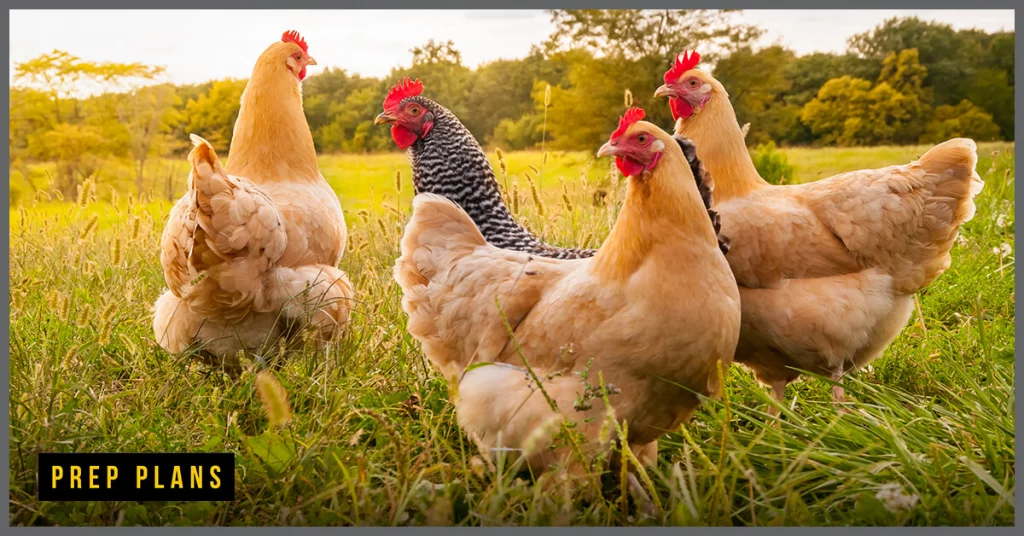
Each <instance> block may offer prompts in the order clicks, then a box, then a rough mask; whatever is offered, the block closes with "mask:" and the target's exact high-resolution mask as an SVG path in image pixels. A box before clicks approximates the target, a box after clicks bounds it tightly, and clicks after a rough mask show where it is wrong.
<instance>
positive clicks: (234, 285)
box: [153, 32, 353, 373]
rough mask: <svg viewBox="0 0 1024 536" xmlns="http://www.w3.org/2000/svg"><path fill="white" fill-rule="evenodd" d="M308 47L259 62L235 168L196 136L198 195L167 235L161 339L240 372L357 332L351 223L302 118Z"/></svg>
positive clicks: (297, 40)
mask: <svg viewBox="0 0 1024 536" xmlns="http://www.w3.org/2000/svg"><path fill="white" fill-rule="evenodd" d="M315 64H316V62H315V61H313V59H312V58H311V57H309V56H308V54H307V46H306V43H305V40H303V39H302V38H301V37H299V36H298V34H297V33H295V32H286V33H285V35H284V37H283V38H282V40H281V41H280V42H277V43H274V44H273V45H271V46H270V47H269V48H268V49H267V50H266V51H265V52H264V53H263V54H262V55H261V56H260V58H259V60H258V61H257V63H256V66H255V68H254V69H253V73H252V77H251V78H250V80H249V83H248V84H247V86H246V89H245V92H244V93H243V95H242V106H241V109H240V110H239V115H238V120H237V122H236V123H235V131H234V135H233V137H232V141H231V150H230V156H231V158H230V161H229V164H228V167H227V169H225V168H224V167H223V166H222V165H221V163H220V162H219V161H218V159H217V155H216V153H215V152H214V150H213V147H212V146H211V145H210V144H209V143H208V142H206V141H205V140H203V139H202V138H199V137H197V136H193V142H194V143H195V145H196V146H195V148H194V149H193V150H192V152H191V153H190V154H189V162H190V163H191V165H192V172H191V174H190V175H189V184H188V191H187V192H186V194H185V195H184V196H183V197H182V198H181V199H180V200H179V201H178V203H177V204H176V205H175V206H174V208H173V210H172V211H171V214H170V218H169V220H168V222H167V225H166V227H165V228H164V233H163V238H162V241H161V243H162V251H161V255H160V261H161V264H162V266H163V269H164V277H165V279H166V281H167V286H168V287H169V288H168V290H167V291H166V292H165V293H164V294H163V295H162V296H160V298H159V299H158V300H157V302H156V305H155V314H154V318H153V330H154V333H155V336H156V340H157V342H158V343H159V344H160V345H161V346H162V347H163V348H164V349H166V350H167V351H169V352H173V353H178V352H183V351H185V350H186V349H188V348H190V347H193V346H196V347H198V348H199V352H200V355H202V356H204V357H206V358H207V360H209V361H211V362H214V363H222V364H223V365H224V366H225V368H227V369H228V370H229V371H230V372H232V373H237V372H238V367H239V363H238V360H237V354H238V353H239V352H261V351H265V350H269V349H276V348H277V347H278V345H279V344H280V342H281V341H282V339H283V340H284V341H285V342H286V343H290V342H293V341H296V340H298V337H297V335H298V334H299V333H301V332H302V328H309V329H310V330H312V332H313V333H314V334H315V337H314V338H315V340H316V341H317V342H318V343H320V344H323V343H326V342H328V341H330V340H332V339H334V338H336V337H337V336H338V335H339V334H340V333H342V331H343V329H344V328H345V327H346V325H347V323H348V318H349V314H350V310H351V306H352V297H353V292H352V285H351V283H350V282H349V280H348V278H347V277H346V275H345V274H344V273H343V272H342V271H341V270H339V269H338V268H337V267H336V266H337V264H338V261H340V260H341V256H342V253H343V252H344V249H345V240H346V235H347V233H346V227H345V219H344V216H343V215H342V212H341V206H340V203H339V202H338V198H337V196H336V195H335V194H334V192H333V190H332V189H331V188H330V186H329V185H328V184H327V182H326V181H325V180H324V179H323V177H322V176H321V175H320V171H319V168H318V166H317V160H316V153H315V151H314V149H313V139H312V136H311V135H310V132H309V127H308V125H307V124H306V119H305V116H304V115H303V111H302V94H301V87H300V83H301V80H302V78H303V77H305V74H306V66H307V65H315Z"/></svg>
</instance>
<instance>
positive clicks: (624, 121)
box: [612, 106, 647, 138]
mask: <svg viewBox="0 0 1024 536" xmlns="http://www.w3.org/2000/svg"><path fill="white" fill-rule="evenodd" d="M645 115H647V112H645V111H644V109H643V108H637V107H635V106H634V107H633V108H630V109H628V110H626V113H625V114H623V116H622V117H620V118H619V128H617V129H615V132H612V137H613V138H614V137H616V136H621V135H623V134H625V133H626V129H627V128H629V125H632V124H633V123H636V122H637V121H639V120H641V119H643V118H644V116H645Z"/></svg>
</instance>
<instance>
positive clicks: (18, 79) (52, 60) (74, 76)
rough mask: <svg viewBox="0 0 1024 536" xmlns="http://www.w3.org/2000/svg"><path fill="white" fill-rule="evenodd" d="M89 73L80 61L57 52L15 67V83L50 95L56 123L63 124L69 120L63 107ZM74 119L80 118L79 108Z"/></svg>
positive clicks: (84, 64) (59, 51) (85, 65)
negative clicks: (78, 116) (78, 114)
mask: <svg viewBox="0 0 1024 536" xmlns="http://www.w3.org/2000/svg"><path fill="white" fill-rule="evenodd" d="M89 72H90V66H89V65H88V64H87V63H86V62H85V61H82V59H81V58H79V57H78V56H75V55H74V54H69V53H67V52H64V51H62V50H56V49H55V50H54V51H53V52H50V53H49V54H43V55H41V56H38V57H35V58H32V59H30V60H28V61H25V62H21V63H17V64H15V65H14V82H15V83H16V84H18V85H20V86H22V87H32V88H35V89H37V90H39V91H42V92H44V93H46V94H47V95H49V96H50V99H52V101H53V108H52V109H53V118H54V122H55V123H61V122H63V121H64V120H65V119H66V114H65V113H64V112H63V110H62V105H63V103H64V102H66V101H68V100H69V99H71V96H72V94H73V93H74V92H75V90H76V89H77V87H78V83H79V81H81V80H82V79H83V78H85V77H87V76H88V74H89ZM72 115H73V116H77V107H76V108H75V109H74V111H73V112H72Z"/></svg>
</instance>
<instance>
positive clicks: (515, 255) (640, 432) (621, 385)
mask: <svg viewBox="0 0 1024 536" xmlns="http://www.w3.org/2000/svg"><path fill="white" fill-rule="evenodd" d="M642 118H643V111H642V110H639V109H631V110H629V111H628V112H627V113H626V115H625V116H624V117H623V119H622V121H620V125H619V128H618V129H617V130H616V131H615V132H614V133H613V134H612V136H611V139H610V140H609V142H608V143H606V144H605V145H604V146H603V147H601V150H600V151H599V152H598V155H599V156H609V155H610V156H615V157H616V163H617V164H618V166H619V168H620V169H621V170H622V171H623V174H624V175H627V176H629V180H628V187H627V196H626V199H625V202H624V205H623V208H622V210H621V212H620V214H619V217H618V220H617V221H616V223H615V226H614V228H613V229H612V231H611V233H610V235H609V236H608V238H607V240H605V242H604V244H603V245H602V246H601V248H600V249H599V250H598V251H597V253H596V254H595V255H594V256H593V257H591V258H587V259H572V260H560V259H549V258H541V257H535V256H533V255H530V254H527V253H524V252H517V251H509V250H505V249H499V248H497V247H495V246H493V245H489V244H487V241H486V240H485V238H484V236H483V234H481V232H480V230H479V229H478V228H477V226H476V225H475V224H474V223H473V220H472V219H471V218H470V217H469V215H468V214H467V213H466V212H465V211H463V210H462V209H461V208H459V206H458V205H456V204H455V203H453V202H452V201H450V200H448V199H445V198H443V197H441V196H438V195H433V194H420V195H417V196H416V198H415V199H414V202H413V206H414V210H413V216H412V219H411V221H410V222H409V224H408V225H407V226H406V230H405V234H404V236H403V237H402V242H401V252H402V255H401V257H400V258H399V259H398V261H397V262H396V266H395V279H396V280H397V281H398V283H399V285H400V286H401V287H402V290H403V293H404V297H403V299H402V307H403V309H404V310H405V311H406V313H407V314H408V315H409V322H408V330H409V333H410V334H411V335H412V336H413V337H415V338H416V339H417V340H419V341H420V342H421V343H422V347H423V352H424V353H425V354H426V356H427V357H428V358H429V359H430V360H431V362H432V363H433V364H434V365H435V366H436V367H437V368H438V369H439V370H440V371H441V372H442V373H443V375H444V376H445V378H446V379H449V380H450V381H451V382H452V383H453V387H452V390H453V391H454V392H456V393H457V395H456V411H457V416H458V422H459V423H460V425H461V426H462V427H463V428H464V429H465V430H466V432H467V433H468V434H469V435H470V437H472V438H474V440H475V441H476V442H477V444H478V445H480V446H481V447H482V448H485V449H495V448H498V447H509V448H515V449H521V448H524V447H527V446H528V443H533V442H535V441H539V443H540V444H548V443H550V440H551V436H552V433H553V432H555V431H556V430H557V427H554V428H552V427H551V426H550V422H551V419H552V418H555V419H561V418H566V419H571V420H574V421H576V422H577V423H578V429H579V430H581V431H582V432H583V434H584V435H585V436H586V438H587V440H588V443H587V445H586V448H587V449H588V452H594V453H596V452H599V451H600V450H601V449H603V448H606V447H607V444H605V443H602V440H601V437H600V436H601V434H600V429H601V427H602V425H603V419H601V418H600V417H602V416H603V415H604V412H605V408H604V407H603V406H604V404H603V403H602V402H601V400H600V399H598V400H597V401H593V404H588V403H585V402H586V400H587V399H588V397H593V396H594V394H595V390H597V391H599V390H600V388H599V386H600V384H601V382H602V381H603V382H604V384H605V385H609V384H612V385H614V386H615V388H616V389H614V390H612V392H618V393H619V394H614V395H611V396H610V402H611V405H612V407H613V408H614V415H615V418H616V419H618V420H620V421H627V422H628V433H629V436H628V438H627V439H628V443H629V445H630V447H631V448H633V449H642V450H647V448H648V447H649V446H650V445H651V444H653V443H654V442H655V441H656V439H657V437H658V436H659V435H661V434H662V433H664V432H665V431H668V430H672V429H674V428H675V427H677V426H678V425H679V424H680V423H682V422H683V421H685V420H686V419H687V418H689V417H690V415H691V414H692V413H693V411H694V409H695V408H696V407H697V405H698V403H699V401H700V399H699V396H698V395H715V394H717V393H718V392H719V376H718V363H721V365H722V367H723V368H724V367H728V365H729V363H730V361H731V358H732V355H733V352H734V350H735V345H736V340H737V337H738V335H739V323H740V311H739V296H738V293H737V290H736V283H735V279H734V278H733V276H732V273H731V272H730V270H729V267H728V264H727V263H726V261H725V258H724V256H723V255H722V253H721V251H720V250H719V248H718V242H717V239H716V235H715V231H714V229H713V226H712V224H711V221H709V219H708V213H707V207H706V206H705V204H704V202H703V200H702V195H701V192H700V191H699V190H698V187H697V184H696V183H695V181H694V177H693V175H692V173H691V172H690V168H689V165H688V163H687V160H686V158H685V156H684V155H683V151H682V149H681V147H680V145H679V144H678V142H677V141H676V140H674V139H673V138H672V137H670V136H669V135H668V134H667V133H665V132H664V131H662V130H660V129H658V128H657V127H655V126H654V125H652V124H650V123H647V122H643V121H640V119H642ZM680 272H684V273H686V274H687V277H686V278H684V279H682V280H680V278H679V274H680ZM668 279H672V280H676V281H679V283H678V284H675V285H665V284H664V281H665V280H668ZM680 319H686V324H685V328H682V329H681V328H680ZM510 331H511V333H512V334H513V336H510ZM524 362H528V363H529V367H530V369H531V370H532V372H529V371H527V370H525V369H523V368H520V367H519V366H517V365H520V364H524ZM481 363H487V365H486V366H473V365H479V364H481ZM584 369H587V371H588V375H587V378H589V379H586V380H585V379H584V378H583V377H582V376H581V374H580V373H581V372H582V371H583V370H584ZM538 381H539V382H540V384H539V385H538V384H537V383H536V382H538ZM542 391H543V392H542ZM548 397H550V404H554V405H555V407H554V408H553V407H552V406H551V405H550V404H549V401H548V400H549V399H548ZM581 401H582V402H584V403H577V402H581ZM556 410H557V412H556ZM558 413H560V414H561V416H559V415H558ZM538 438H539V439H538ZM566 453H567V451H566V449H565V448H558V449H555V448H551V449H544V450H541V451H539V452H537V451H532V452H525V453H524V455H525V457H526V463H527V464H528V465H529V467H530V468H531V469H533V470H534V471H537V472H539V471H541V470H543V469H544V468H546V467H549V466H551V465H552V464H554V463H557V462H560V461H564V460H565V458H564V456H565V454H566Z"/></svg>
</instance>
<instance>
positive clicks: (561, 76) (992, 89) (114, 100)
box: [9, 10, 1014, 205]
mask: <svg viewBox="0 0 1024 536" xmlns="http://www.w3.org/2000/svg"><path fill="white" fill-rule="evenodd" d="M197 13H198V12H192V11H162V12H161V11H82V12H68V11H63V12H62V11H56V12H55V11H46V12H39V11H12V13H11V23H10V24H11V28H10V30H11V58H10V64H11V79H10V84H11V99H10V109H11V115H10V138H9V143H10V162H9V167H10V172H11V173H10V177H11V179H10V180H11V184H10V186H11V203H12V205H15V204H18V203H19V202H20V201H21V200H23V199H25V198H26V197H27V196H33V195H36V194H37V193H38V192H39V191H56V192H58V194H57V195H59V196H63V197H66V198H72V197H74V196H75V194H76V191H77V189H78V187H79V185H80V184H81V183H82V182H83V181H84V180H85V179H87V178H90V177H91V178H93V179H94V181H95V183H96V184H97V185H100V186H104V185H105V186H104V187H102V188H100V189H99V191H100V193H101V196H102V195H103V194H102V192H106V191H108V190H118V191H125V192H132V193H139V194H141V193H143V192H150V195H152V196H153V197H155V198H157V199H159V198H164V199H168V200H170V199H173V198H175V197H176V196H177V195H179V194H180V192H181V191H182V190H183V188H184V184H185V177H186V174H187V168H185V167H184V161H183V159H182V157H183V156H184V154H185V153H186V152H187V150H188V134H189V133H197V134H200V135H202V136H203V137H205V138H207V139H209V140H210V141H211V142H212V143H214V145H215V146H216V147H217V149H218V151H221V154H222V156H225V155H226V151H227V147H228V145H229V143H230V139H231V131H232V127H233V124H234V121H235V117H236V114H237V111H238V106H239V99H240V96H241V93H242V90H243V89H244V87H245V83H246V77H247V76H248V73H249V72H250V70H251V69H252V65H253V64H254V62H255V60H256V58H257V57H258V55H259V54H260V53H261V52H262V51H263V50H264V49H265V48H266V46H268V45H269V44H270V43H271V42H273V41H274V40H275V39H277V38H278V36H279V35H280V33H281V32H282V31H283V30H285V29H291V28H295V29H298V30H299V31H300V32H301V33H303V35H304V36H305V37H306V39H307V41H308V42H309V43H310V53H311V54H312V55H313V56H314V57H315V58H316V59H317V60H318V62H319V66H318V67H315V68H312V69H311V71H312V72H311V74H310V75H309V76H308V77H307V78H306V81H305V83H304V84H303V93H304V99H305V110H306V116H307V118H308V121H309V126H310V128H311V130H312V133H313V139H314V141H315V143H316V147H317V149H318V151H320V152H321V153H322V154H324V155H338V154H344V153H348V154H366V153H381V152H389V151H395V150H396V149H395V146H394V144H393V143H392V142H391V140H390V138H389V135H388V129H387V128H384V127H374V126H373V124H372V121H373V117H374V116H375V115H376V114H377V113H378V112H379V111H380V108H381V102H382V101H383V99H384V95H385V94H386V92H387V89H388V88H389V87H390V85H391V84H392V83H394V82H395V81H396V80H398V79H399V78H401V77H404V76H411V77H418V78H420V79H421V80H423V81H424V83H425V91H424V94H425V95H426V96H428V97H430V98H432V99H434V100H436V101H438V102H439V103H441V104H443V105H444V106H446V107H448V108H449V109H451V110H452V111H453V112H454V113H455V114H456V115H458V116H459V117H460V118H461V119H462V121H463V122H464V123H465V124H466V126H467V127H468V128H469V129H470V130H471V131H472V132H473V133H474V135H475V136H476V137H477V139H478V140H479V141H480V142H481V143H482V144H484V146H485V147H488V148H502V149H504V150H506V151H515V150H533V149H543V150H546V151H555V152H561V151H588V152H589V151H591V150H592V149H593V148H595V147H597V146H598V145H600V143H602V142H603V141H604V139H605V138H606V137H607V135H608V133H609V132H610V131H611V130H613V129H614V128H615V122H616V120H617V117H618V115H619V114H620V113H621V112H622V109H623V107H624V106H625V100H626V97H624V93H625V91H626V90H630V91H631V93H632V99H633V102H634V104H636V105H639V106H643V107H644V108H645V109H646V110H647V112H648V116H649V117H650V118H651V119H652V120H653V121H655V122H657V123H658V124H660V125H662V126H663V127H665V128H670V125H671V123H672V120H671V116H670V114H669V110H668V106H667V105H666V104H665V102H663V99H659V100H657V101H656V100H654V99H652V97H651V95H652V93H653V91H654V89H655V88H656V87H658V86H659V85H660V84H661V77H662V75H663V73H664V71H665V70H666V68H667V66H668V64H669V61H670V60H671V58H672V57H673V56H674V55H675V54H676V53H679V52H681V51H682V50H683V49H686V48H694V49H697V50H698V51H699V52H700V53H701V56H702V62H701V65H702V66H703V68H705V69H708V70H711V71H712V72H713V73H714V75H715V76H716V77H717V78H718V79H719V80H720V81H721V82H722V83H723V84H724V85H725V87H726V88H728V90H729V92H730V96H731V99H732V102H733V105H734V107H735V109H736V114H737V118H738V120H739V122H740V124H747V123H749V125H748V126H747V127H746V128H747V142H748V145H749V146H750V147H751V148H752V149H753V150H754V151H756V152H759V153H760V154H768V155H769V160H770V159H771V155H772V154H773V153H774V151H775V147H776V146H778V147H797V146H808V147H817V146H844V147H845V146H879V145H885V146H894V145H895V146H902V145H908V144H925V143H934V142H938V141H942V140H945V139H947V138H950V137H954V136H968V137H971V138H974V139H975V140H978V141H979V142H981V141H996V140H1007V141H1012V140H1013V135H1014V132H1013V130H1014V122H1013V109H1014V93H1013V91H1014V27H1013V12H1012V11H991V10H970V11H965V10H960V11H923V12H912V11H898V12H897V11H863V10H860V11H719V10H661V11H654V10H652V11H646V10H553V11H502V12H496V11H326V12H310V11H295V12H266V11H247V12H231V11H224V12H206V11H204V12H202V16H201V17H200V16H197ZM549 87H550V89H548V88H549ZM548 92H550V98H549V100H547V101H546V100H545V94H547V93H548ZM545 102H547V104H545ZM226 156H228V157H230V155H226ZM403 160H404V159H403ZM401 161H402V160H394V161H393V162H396V163H400V162H401ZM346 162H348V168H352V167H353V165H354V164H353V163H354V162H355V161H353V160H351V159H349V160H346ZM360 162H363V163H367V162H369V163H372V162H375V160H373V159H364V160H361V161H360ZM893 163H895V162H893ZM396 165H397V164H396ZM322 167H324V168H325V169H324V174H325V176H328V175H332V173H331V172H330V171H329V169H328V168H329V167H330V166H329V162H327V163H325V165H324V166H322ZM385 167H388V170H387V171H388V172H389V173H393V172H392V171H390V167H392V166H390V165H389V166H385ZM759 167H760V166H759ZM348 168H345V169H341V168H339V170H338V173H343V172H345V171H352V172H355V173H357V172H358V169H355V170H352V169H348ZM781 173H782V174H784V175H785V174H789V175H793V174H794V172H793V171H790V170H786V169H783V171H781ZM769 174H770V173H769ZM784 178H786V177H782V178H781V179H784ZM788 178H789V179H794V177H792V176H790V177H788ZM809 178H813V177H802V179H803V180H806V179H809ZM335 179H336V177H333V176H328V180H330V181H331V182H332V184H333V183H335ZM781 179H780V180H781ZM339 180H343V179H339ZM107 187H109V188H107Z"/></svg>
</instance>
